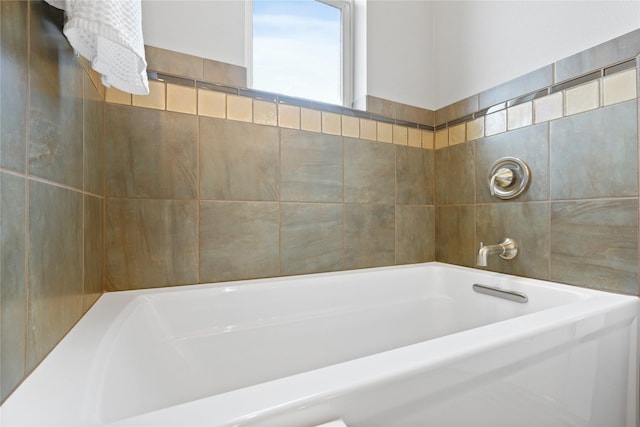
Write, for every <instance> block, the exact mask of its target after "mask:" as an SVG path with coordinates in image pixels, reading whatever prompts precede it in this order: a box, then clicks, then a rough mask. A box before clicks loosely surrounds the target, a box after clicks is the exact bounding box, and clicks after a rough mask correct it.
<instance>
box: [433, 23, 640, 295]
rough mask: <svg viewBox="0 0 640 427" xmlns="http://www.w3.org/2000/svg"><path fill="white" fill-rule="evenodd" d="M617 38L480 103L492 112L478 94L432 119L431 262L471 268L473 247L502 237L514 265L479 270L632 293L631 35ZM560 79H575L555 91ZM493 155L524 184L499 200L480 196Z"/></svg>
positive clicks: (638, 44)
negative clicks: (527, 175) (526, 172)
mask: <svg viewBox="0 0 640 427" xmlns="http://www.w3.org/2000/svg"><path fill="white" fill-rule="evenodd" d="M621 39H622V40H624V41H626V42H625V43H621V42H620V39H617V40H614V41H612V42H608V43H606V44H605V45H603V46H598V47H597V48H594V49H592V50H591V51H590V52H586V53H582V54H579V55H577V56H576V57H572V58H568V59H567V60H563V61H560V62H559V63H556V64H553V66H550V67H547V68H545V69H543V70H538V71H536V72H534V73H532V74H531V75H527V76H524V77H523V78H521V79H518V80H516V81H513V82H509V83H507V84H505V85H503V86H502V87H499V88H495V89H493V90H491V91H489V92H487V93H485V94H484V99H492V102H495V101H500V102H497V103H496V104H494V105H486V101H483V94H480V96H476V97H475V98H473V97H472V98H470V99H467V100H464V101H463V102H461V103H458V105H454V106H450V107H447V108H446V109H443V110H439V111H437V112H436V120H437V121H438V120H439V121H441V122H443V123H441V124H439V125H438V126H437V127H436V137H435V148H436V156H435V159H436V160H435V163H436V204H437V206H436V242H437V245H436V248H437V249H436V259H437V260H438V261H442V262H447V263H453V264H460V265H466V266H469V267H474V266H475V255H476V253H477V251H478V247H479V244H480V242H484V243H485V244H494V243H498V242H500V241H501V240H502V239H503V238H504V237H511V238H513V239H515V240H516V241H517V242H518V243H519V244H520V255H519V256H518V258H516V259H515V260H511V261H506V260H502V259H500V258H499V257H492V258H490V259H489V264H488V266H487V267H486V268H487V269H489V270H493V271H500V272H506V273H513V274H517V275H522V276H528V277H535V278H541V279H550V280H553V281H558V282H564V283H570V284H575V285H580V286H587V287H592V288H598V289H604V290H611V291H615V292H621V293H627V294H633V295H637V294H638V293H639V288H638V142H639V140H638V108H639V106H638V102H639V101H638V67H637V61H638V59H637V58H636V55H637V54H638V53H639V52H640V30H639V31H636V32H634V33H631V34H630V35H626V36H623V37H622V38H621ZM620 45H622V46H623V48H620ZM628 55H631V57H630V58H629V56H628ZM603 57H604V58H606V60H607V61H612V64H611V66H609V64H608V63H607V62H604V61H605V60H602V58H603ZM594 61H595V62H596V66H597V67H602V68H601V69H596V70H593V69H592V68H590V67H591V66H593V64H594ZM598 61H599V63H597V62H598ZM584 64H588V65H584ZM567 68H573V69H577V71H576V73H578V76H576V77H575V78H571V77H572V76H571V75H568V74H564V75H563V77H564V78H567V77H568V78H569V79H568V80H565V81H561V80H558V75H559V73H560V71H561V70H564V69H567ZM541 82H543V83H542V86H537V87H536V85H537V84H540V83H541ZM556 82H557V83H556ZM522 88H526V89H525V90H526V92H528V93H525V94H523V93H522ZM505 94H509V95H506V96H513V95H523V96H518V97H516V98H512V99H509V100H505V99H504V96H505ZM500 96H502V97H503V98H500ZM483 102H485V105H483ZM479 106H481V107H482V109H479V110H477V111H473V108H477V107H479ZM456 116H458V117H456ZM445 121H446V123H444V122H445ZM504 156H513V157H519V158H521V159H523V160H524V161H525V162H527V163H528V165H529V167H530V168H531V174H532V183H531V186H530V188H529V189H528V191H527V192H526V193H524V194H523V195H521V196H519V197H518V198H516V199H513V200H510V201H503V200H500V199H497V198H494V197H491V195H490V194H489V189H488V184H487V174H488V172H489V168H490V166H491V164H492V163H493V162H494V161H495V160H497V159H499V158H500V157H504Z"/></svg>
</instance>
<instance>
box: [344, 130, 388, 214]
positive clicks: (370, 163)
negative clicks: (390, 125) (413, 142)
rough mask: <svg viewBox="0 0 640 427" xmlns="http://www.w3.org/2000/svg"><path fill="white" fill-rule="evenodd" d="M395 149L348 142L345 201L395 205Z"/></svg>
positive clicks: (358, 140) (345, 167) (350, 139)
mask: <svg viewBox="0 0 640 427" xmlns="http://www.w3.org/2000/svg"><path fill="white" fill-rule="evenodd" d="M395 168H396V166H395V150H394V146H393V145H391V144H386V143H383V142H371V141H364V140H360V139H352V138H345V140H344V201H345V202H347V203H382V204H393V203H394V200H395V192H396V186H395V170H396V169H395Z"/></svg>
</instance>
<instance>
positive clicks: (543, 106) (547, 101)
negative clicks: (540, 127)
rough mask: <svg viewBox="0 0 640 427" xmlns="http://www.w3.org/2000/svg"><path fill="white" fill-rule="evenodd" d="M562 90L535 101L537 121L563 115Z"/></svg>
mask: <svg viewBox="0 0 640 427" xmlns="http://www.w3.org/2000/svg"><path fill="white" fill-rule="evenodd" d="M562 101H563V98H562V92H558V93H554V94H553V95H549V96H545V97H544V98H538V99H535V100H534V101H533V110H534V115H535V122H536V123H542V122H547V121H549V120H554V119H559V118H560V117H562Z"/></svg>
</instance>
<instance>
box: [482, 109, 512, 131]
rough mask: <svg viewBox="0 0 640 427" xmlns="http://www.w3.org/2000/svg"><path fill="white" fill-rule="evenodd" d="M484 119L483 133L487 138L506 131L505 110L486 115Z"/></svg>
mask: <svg viewBox="0 0 640 427" xmlns="http://www.w3.org/2000/svg"><path fill="white" fill-rule="evenodd" d="M484 119H485V120H484V131H485V132H484V133H485V135H487V136H490V135H495V134H497V133H501V132H504V131H506V130H507V110H502V111H498V112H497V113H493V114H488V115H486V116H485V118H484Z"/></svg>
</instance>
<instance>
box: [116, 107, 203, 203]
mask: <svg viewBox="0 0 640 427" xmlns="http://www.w3.org/2000/svg"><path fill="white" fill-rule="evenodd" d="M197 138H198V129H197V118H196V117H194V116H188V115H184V114H180V113H173V112H165V111H154V110H150V109H143V108H134V107H124V106H117V105H107V107H106V144H107V167H106V174H107V176H106V184H107V194H108V195H109V196H111V197H143V198H167V199H191V198H194V197H195V196H196V194H197V187H196V174H197V150H198V148H197Z"/></svg>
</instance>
